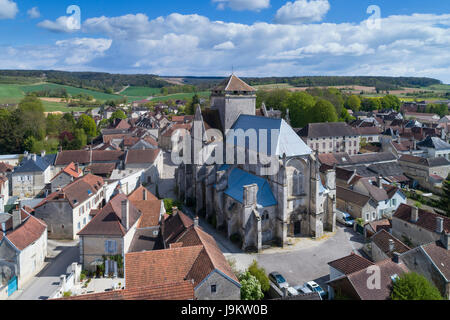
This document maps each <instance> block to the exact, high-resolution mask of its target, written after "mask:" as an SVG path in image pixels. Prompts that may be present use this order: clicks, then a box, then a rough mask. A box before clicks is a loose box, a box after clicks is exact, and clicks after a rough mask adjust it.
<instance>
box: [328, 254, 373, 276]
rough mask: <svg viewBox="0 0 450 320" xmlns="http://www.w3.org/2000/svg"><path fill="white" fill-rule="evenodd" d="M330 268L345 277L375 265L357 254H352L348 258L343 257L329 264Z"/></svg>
mask: <svg viewBox="0 0 450 320" xmlns="http://www.w3.org/2000/svg"><path fill="white" fill-rule="evenodd" d="M328 265H329V266H330V267H333V268H334V269H336V270H338V271H340V272H342V273H343V274H345V275H349V274H352V273H354V272H357V271H360V270H364V269H366V268H368V267H370V266H373V265H374V263H373V262H371V261H369V260H367V259H366V258H363V257H361V256H359V255H357V254H354V253H352V254H351V255H349V256H347V257H343V258H341V259H338V260H335V261H332V262H330V263H328Z"/></svg>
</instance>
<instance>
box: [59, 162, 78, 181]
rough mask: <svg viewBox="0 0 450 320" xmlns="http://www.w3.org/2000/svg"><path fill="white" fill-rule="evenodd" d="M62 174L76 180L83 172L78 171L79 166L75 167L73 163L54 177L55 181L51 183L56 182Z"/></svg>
mask: <svg viewBox="0 0 450 320" xmlns="http://www.w3.org/2000/svg"><path fill="white" fill-rule="evenodd" d="M62 173H65V174H67V175H69V176H71V177H73V178H75V179H76V178H79V177H80V176H81V175H82V174H83V171H82V170H81V169H80V168H78V170H77V166H76V165H75V163H73V162H71V163H70V164H68V165H67V166H66V167H65V168H64V169H62V170H61V171H60V172H59V173H58V174H57V175H56V176H55V177H53V179H52V180H51V181H53V180H55V179H56V177H58V176H59V175H60V174H62Z"/></svg>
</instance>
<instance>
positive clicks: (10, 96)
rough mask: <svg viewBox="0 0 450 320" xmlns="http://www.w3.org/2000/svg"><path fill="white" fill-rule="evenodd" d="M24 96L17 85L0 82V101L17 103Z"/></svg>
mask: <svg viewBox="0 0 450 320" xmlns="http://www.w3.org/2000/svg"><path fill="white" fill-rule="evenodd" d="M24 96H25V94H24V93H23V91H22V90H21V89H20V86H19V85H16V84H0V103H17V102H19V101H20V99H22V98H23V97H24Z"/></svg>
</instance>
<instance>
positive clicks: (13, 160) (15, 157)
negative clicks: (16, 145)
mask: <svg viewBox="0 0 450 320" xmlns="http://www.w3.org/2000/svg"><path fill="white" fill-rule="evenodd" d="M20 157H21V155H20V154H3V155H0V162H2V163H5V164H7V165H10V166H13V168H14V167H15V166H17V165H18V164H19V163H20Z"/></svg>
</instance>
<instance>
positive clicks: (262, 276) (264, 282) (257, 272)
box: [248, 260, 270, 292]
mask: <svg viewBox="0 0 450 320" xmlns="http://www.w3.org/2000/svg"><path fill="white" fill-rule="evenodd" d="M248 272H250V274H251V275H252V276H254V277H256V279H258V281H259V283H260V284H261V290H262V291H263V292H268V291H269V289H270V283H269V277H268V276H267V273H266V270H265V269H264V268H262V267H261V268H260V267H259V266H258V262H256V260H254V261H253V263H252V264H251V265H250V267H248Z"/></svg>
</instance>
